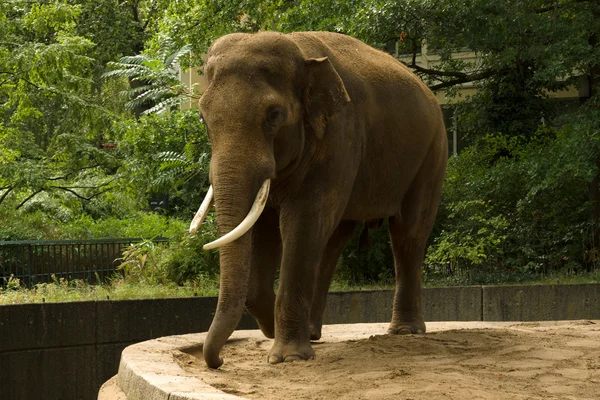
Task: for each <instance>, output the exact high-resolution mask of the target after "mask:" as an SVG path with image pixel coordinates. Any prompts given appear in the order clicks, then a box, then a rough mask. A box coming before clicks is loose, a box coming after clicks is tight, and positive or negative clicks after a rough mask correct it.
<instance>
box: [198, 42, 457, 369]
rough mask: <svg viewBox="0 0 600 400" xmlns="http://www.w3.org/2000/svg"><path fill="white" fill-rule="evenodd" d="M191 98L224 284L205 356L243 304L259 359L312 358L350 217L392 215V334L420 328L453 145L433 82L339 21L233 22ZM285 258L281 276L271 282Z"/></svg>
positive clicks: (215, 359) (224, 336)
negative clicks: (322, 27) (298, 26)
mask: <svg viewBox="0 0 600 400" xmlns="http://www.w3.org/2000/svg"><path fill="white" fill-rule="evenodd" d="M203 75H204V79H205V90H204V91H203V93H202V95H201V97H200V100H199V110H200V119H201V121H202V123H204V124H205V127H206V130H207V134H208V137H209V140H210V142H211V149H212V155H211V160H210V170H209V181H210V184H211V186H210V189H209V191H208V193H207V195H206V198H205V199H204V201H203V202H202V205H201V206H200V209H199V210H198V212H197V214H196V215H195V217H194V219H193V221H192V224H191V226H190V232H191V233H192V234H193V233H195V232H196V230H197V229H198V227H199V226H200V224H201V223H202V220H203V218H204V217H205V216H206V213H207V212H208V210H209V209H210V207H211V206H212V204H214V205H215V210H216V211H215V212H216V214H215V216H216V222H217V232H218V235H219V236H220V238H219V239H217V240H216V241H214V242H212V243H209V244H206V245H205V246H204V249H205V250H208V249H213V248H217V247H220V254H219V261H220V271H221V274H220V290H219V298H218V303H217V308H216V311H215V315H214V319H213V321H212V324H211V326H210V328H209V330H208V332H207V334H206V339H205V342H204V344H203V355H204V359H205V362H206V364H207V366H208V367H209V368H219V367H220V366H221V365H222V363H223V359H222V358H221V357H220V352H221V350H222V348H223V346H224V345H225V343H226V342H227V340H228V338H229V336H230V335H231V334H232V333H233V331H234V330H235V328H236V327H237V324H238V322H239V321H240V319H241V316H242V313H243V310H244V307H246V309H247V310H248V311H249V313H250V314H251V315H252V316H253V317H254V318H255V319H256V321H257V323H258V326H259V328H260V329H261V331H262V332H263V334H264V335H265V336H266V337H268V338H272V339H274V342H273V345H272V348H271V350H270V352H269V353H268V357H267V361H268V362H269V363H271V364H276V363H280V362H283V361H294V360H308V359H312V358H314V357H315V352H314V350H313V348H312V346H311V340H318V339H319V338H320V337H321V327H322V317H323V313H324V308H325V304H326V298H327V292H328V289H329V285H330V283H331V280H332V276H333V272H334V268H335V266H336V264H337V261H338V259H339V257H340V254H341V253H342V251H343V248H344V246H345V244H346V243H347V241H348V240H349V238H350V237H351V236H352V233H353V231H354V229H355V227H356V226H357V224H361V223H363V222H364V223H366V224H369V223H370V224H373V223H374V224H377V222H378V221H381V220H384V219H388V221H389V224H388V225H389V228H388V230H389V235H390V242H391V246H392V252H393V255H394V261H395V273H396V289H395V293H394V300H393V311H392V320H391V323H390V325H389V329H388V333H391V334H415V333H424V332H425V323H424V317H423V305H422V292H421V286H422V273H421V264H422V262H423V259H424V254H425V247H426V242H427V239H428V237H429V235H430V233H431V230H432V226H433V224H434V221H435V217H436V214H437V209H438V204H439V201H440V197H441V191H442V183H443V179H444V175H445V170H446V163H447V158H448V143H447V133H446V129H445V127H444V120H443V116H442V112H441V108H440V106H439V104H438V102H437V100H436V97H435V96H434V94H433V93H432V92H431V91H430V90H429V88H428V87H427V86H426V85H425V84H424V83H423V82H422V81H421V80H420V79H419V78H418V77H417V76H416V75H414V74H413V73H412V72H411V71H410V70H409V69H408V68H407V67H405V66H404V65H403V64H402V63H401V62H399V61H398V60H397V59H395V58H394V57H392V56H391V55H388V54H386V53H384V52H382V51H379V50H377V49H375V48H373V47H370V46H368V45H367V44H365V43H363V42H361V41H359V40H358V39H355V38H352V37H350V36H346V35H343V34H338V33H330V32H295V33H290V34H283V33H276V32H258V33H251V34H247V33H233V34H228V35H225V36H223V37H221V38H219V39H217V40H216V41H215V42H214V43H213V44H212V45H211V47H210V48H209V50H208V52H207V54H206V58H205V62H204V70H203ZM278 269H279V286H278V290H277V293H275V291H274V282H275V279H276V274H277V270H278Z"/></svg>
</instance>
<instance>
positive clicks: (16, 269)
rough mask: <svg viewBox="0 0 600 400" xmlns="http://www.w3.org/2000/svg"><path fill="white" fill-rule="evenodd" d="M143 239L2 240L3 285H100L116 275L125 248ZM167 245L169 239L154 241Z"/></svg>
mask: <svg viewBox="0 0 600 400" xmlns="http://www.w3.org/2000/svg"><path fill="white" fill-rule="evenodd" d="M141 241H142V239H137V238H124V239H121V238H119V239H94V240H52V241H49V240H35V241H0V285H2V286H6V283H7V282H8V279H9V278H10V277H11V276H12V277H14V278H18V279H19V280H20V281H21V284H24V285H26V286H33V285H35V284H37V283H44V282H51V281H52V279H53V278H52V276H55V277H56V279H60V278H65V279H69V280H72V279H81V280H84V281H86V282H88V283H99V282H102V281H105V280H106V279H107V278H109V277H110V276H112V275H113V274H114V273H115V271H117V269H116V268H117V267H118V266H119V264H120V260H119V259H120V258H121V256H122V252H123V249H125V248H126V247H128V246H130V245H132V244H134V243H138V242H141ZM154 241H155V242H165V241H167V240H166V239H154Z"/></svg>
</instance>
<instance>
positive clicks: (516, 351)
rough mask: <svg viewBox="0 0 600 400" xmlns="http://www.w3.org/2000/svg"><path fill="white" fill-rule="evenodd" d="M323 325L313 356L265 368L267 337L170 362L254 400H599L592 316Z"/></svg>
mask: <svg viewBox="0 0 600 400" xmlns="http://www.w3.org/2000/svg"><path fill="white" fill-rule="evenodd" d="M385 328H386V325H385V324H356V325H343V326H329V327H327V329H326V330H325V335H324V337H323V339H322V340H321V341H319V342H316V343H314V344H313V346H314V349H315V351H316V353H317V358H316V359H315V360H312V361H307V362H293V363H284V364H280V365H274V366H273V365H269V364H267V363H266V357H267V352H268V349H269V348H270V346H271V343H272V341H271V340H267V339H262V338H260V337H258V338H257V337H249V338H240V339H238V340H236V341H234V342H232V343H230V344H228V345H227V346H226V347H225V348H224V350H223V353H222V355H223V356H224V358H225V364H224V365H223V367H221V369H219V370H218V371H214V370H209V369H208V368H206V367H205V365H204V362H203V361H202V360H201V359H198V358H196V357H194V356H200V357H201V353H200V354H199V350H195V349H194V348H192V349H189V350H187V352H182V353H178V354H177V356H176V359H177V360H178V363H179V364H180V366H181V367H182V368H183V369H184V370H186V371H187V372H189V373H191V374H193V375H195V376H197V377H199V378H200V379H201V380H202V381H204V382H205V383H207V384H209V385H210V386H212V387H215V388H217V389H219V390H222V391H224V392H226V393H229V394H233V395H236V396H240V397H244V398H260V399H273V400H275V399H283V398H290V399H503V398H506V399H509V398H510V399H532V398H544V399H548V398H550V399H600V321H569V322H539V323H458V322H437V323H429V324H428V333H427V334H426V335H410V336H396V335H382V334H377V333H382V332H385Z"/></svg>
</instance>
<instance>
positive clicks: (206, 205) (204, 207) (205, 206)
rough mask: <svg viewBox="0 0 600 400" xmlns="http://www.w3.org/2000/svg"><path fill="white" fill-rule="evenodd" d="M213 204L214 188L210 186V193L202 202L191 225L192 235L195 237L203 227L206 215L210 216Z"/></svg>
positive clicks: (207, 193)
mask: <svg viewBox="0 0 600 400" xmlns="http://www.w3.org/2000/svg"><path fill="white" fill-rule="evenodd" d="M212 204H213V187H212V185H210V187H209V188H208V192H206V197H204V200H203V201H202V204H201V205H200V208H199V209H198V212H197V213H196V215H194V219H193V220H192V223H191V224H190V234H192V235H194V234H195V233H196V232H197V231H198V229H199V228H200V225H202V221H204V218H206V215H208V210H209V209H210V207H211V206H212Z"/></svg>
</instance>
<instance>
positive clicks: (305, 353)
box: [268, 340, 315, 364]
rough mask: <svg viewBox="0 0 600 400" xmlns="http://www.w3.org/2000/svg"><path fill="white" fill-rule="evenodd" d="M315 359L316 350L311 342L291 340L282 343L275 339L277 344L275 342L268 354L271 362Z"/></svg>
mask: <svg viewBox="0 0 600 400" xmlns="http://www.w3.org/2000/svg"><path fill="white" fill-rule="evenodd" d="M314 359H315V351H314V350H313V348H312V346H311V345H310V343H296V342H290V343H285V344H281V343H278V342H277V340H275V344H273V347H272V348H271V351H270V352H269V356H268V361H269V364H279V363H281V362H289V361H299V360H314Z"/></svg>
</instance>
